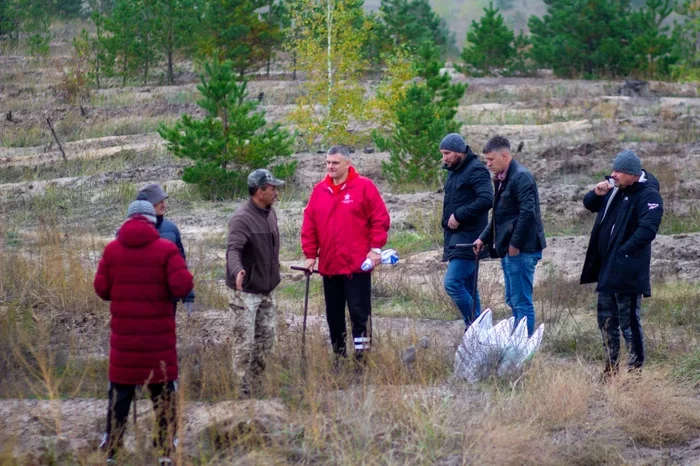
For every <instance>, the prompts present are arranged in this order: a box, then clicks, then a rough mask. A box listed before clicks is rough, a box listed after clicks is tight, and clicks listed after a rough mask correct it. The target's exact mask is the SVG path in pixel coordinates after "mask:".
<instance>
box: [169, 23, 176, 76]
mask: <svg viewBox="0 0 700 466" xmlns="http://www.w3.org/2000/svg"><path fill="white" fill-rule="evenodd" d="M173 42H174V41H173V28H172V26H171V27H170V30H169V31H168V84H170V85H171V86H172V85H173V83H174V82H175V78H174V77H173V48H174V46H173Z"/></svg>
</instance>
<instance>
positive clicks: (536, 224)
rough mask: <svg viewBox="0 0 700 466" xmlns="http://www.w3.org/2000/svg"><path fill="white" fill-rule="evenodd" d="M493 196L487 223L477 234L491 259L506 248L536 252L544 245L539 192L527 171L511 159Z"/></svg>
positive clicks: (545, 245) (499, 255)
mask: <svg viewBox="0 0 700 466" xmlns="http://www.w3.org/2000/svg"><path fill="white" fill-rule="evenodd" d="M495 184H496V197H495V200H494V203H493V214H492V215H491V220H490V221H489V224H488V226H487V227H486V229H484V231H483V233H481V236H480V237H479V238H480V239H481V241H483V242H484V245H486V246H488V248H489V255H490V256H491V257H493V258H497V257H505V256H506V255H507V254H508V247H509V246H511V245H512V246H514V247H516V248H518V249H519V250H520V251H521V252H539V251H542V250H543V249H544V248H545V247H547V241H546V240H545V238H544V226H543V225H542V216H541V215H540V195H539V193H538V192H537V183H535V178H534V177H533V176H532V174H531V173H530V171H529V170H528V169H527V168H525V167H523V166H522V165H520V164H519V163H518V162H516V161H515V160H512V161H511V162H510V165H509V166H508V172H507V174H506V179H505V180H504V181H502V182H501V181H499V180H496V182H495Z"/></svg>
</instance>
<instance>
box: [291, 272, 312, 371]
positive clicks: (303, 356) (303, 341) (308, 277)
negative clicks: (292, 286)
mask: <svg viewBox="0 0 700 466" xmlns="http://www.w3.org/2000/svg"><path fill="white" fill-rule="evenodd" d="M290 268H291V269H292V270H298V271H300V272H304V275H306V290H305V291H304V324H303V327H302V330H301V362H302V370H303V371H304V372H306V316H307V315H308V313H309V283H310V282H311V275H313V274H315V273H318V270H314V271H313V272H311V271H310V270H309V269H305V268H304V267H297V266H291V267H290Z"/></svg>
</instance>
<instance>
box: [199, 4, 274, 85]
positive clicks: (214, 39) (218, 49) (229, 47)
mask: <svg viewBox="0 0 700 466" xmlns="http://www.w3.org/2000/svg"><path fill="white" fill-rule="evenodd" d="M267 4H268V1H267V0H209V1H207V2H206V7H205V12H204V15H203V20H202V24H201V27H200V33H199V34H198V39H197V48H198V50H199V53H200V55H202V56H204V57H207V58H213V57H216V58H218V59H219V60H230V61H231V63H232V64H233V67H234V69H235V70H236V71H238V73H239V74H240V75H241V76H243V75H244V74H245V73H246V71H248V70H250V69H251V68H253V67H256V66H260V65H261V64H263V63H265V61H266V59H267V47H266V39H267V31H268V29H269V27H270V25H269V24H267V23H266V22H265V21H264V20H263V18H262V15H261V13H259V10H261V9H262V8H264V7H265V6H267Z"/></svg>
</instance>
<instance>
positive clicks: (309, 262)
mask: <svg viewBox="0 0 700 466" xmlns="http://www.w3.org/2000/svg"><path fill="white" fill-rule="evenodd" d="M315 265H316V259H306V261H304V268H305V269H309V272H313V271H314V266H315Z"/></svg>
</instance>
